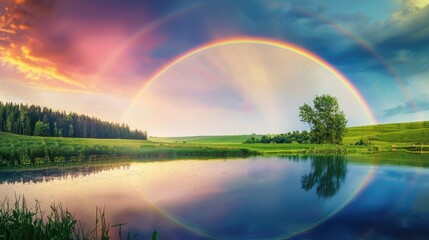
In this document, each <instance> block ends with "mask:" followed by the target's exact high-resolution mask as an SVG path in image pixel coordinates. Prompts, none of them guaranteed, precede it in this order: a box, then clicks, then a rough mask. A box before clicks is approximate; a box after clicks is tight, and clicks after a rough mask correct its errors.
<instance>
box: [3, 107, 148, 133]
mask: <svg viewBox="0 0 429 240" xmlns="http://www.w3.org/2000/svg"><path fill="white" fill-rule="evenodd" d="M0 132H9V133H15V134H20V135H29V136H50V137H76V138H121V139H143V140H146V139H147V132H146V131H142V130H137V129H135V130H131V129H130V127H129V126H128V125H126V124H124V123H122V124H119V123H113V122H108V121H102V120H100V119H98V118H96V117H90V116H87V115H83V114H77V113H74V112H70V113H66V112H65V111H59V110H56V111H54V110H52V109H50V108H47V107H40V106H36V105H28V104H25V105H24V104H16V103H12V102H8V103H3V102H0Z"/></svg>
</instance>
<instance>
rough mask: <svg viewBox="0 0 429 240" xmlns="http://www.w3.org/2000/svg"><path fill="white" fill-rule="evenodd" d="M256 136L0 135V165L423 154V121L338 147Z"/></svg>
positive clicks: (352, 138)
mask: <svg viewBox="0 0 429 240" xmlns="http://www.w3.org/2000/svg"><path fill="white" fill-rule="evenodd" d="M260 136H261V135H255V134H252V135H236V136H190V137H172V138H160V137H152V138H149V140H128V139H93V138H63V137H36V136H23V135H16V134H10V133H2V132H0V167H3V168H5V167H16V166H46V165H61V164H68V163H72V164H77V163H86V162H93V161H115V160H124V159H125V160H126V159H168V158H181V157H244V156H249V155H283V154H285V155H286V154H351V153H374V152H395V151H400V152H412V153H427V152H429V145H428V144H429V121H425V122H411V123H394V124H380V125H371V126H361V127H350V128H348V131H347V134H346V136H345V137H344V140H343V143H342V144H339V145H331V144H298V143H291V144H266V143H254V144H244V143H243V142H244V141H246V140H247V139H249V138H250V137H260Z"/></svg>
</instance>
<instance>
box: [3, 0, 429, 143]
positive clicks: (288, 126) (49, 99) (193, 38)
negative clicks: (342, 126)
mask: <svg viewBox="0 0 429 240" xmlns="http://www.w3.org/2000/svg"><path fill="white" fill-rule="evenodd" d="M428 3H429V1H428V0H379V1H359V3H356V1H340V2H338V1H331V0H326V1H317V0H291V1H280V0H264V1H260V0H248V1H240V0H225V1H220V0H207V1H199V0H174V1H166V0H159V1H142V0H135V1H134V0H133V1H125V0H124V1H113V0H92V1H76V0H0V101H3V102H5V101H7V102H9V101H12V102H16V103H28V104H38V105H42V106H47V107H50V108H54V109H60V110H66V111H73V112H78V113H83V114H88V115H92V116H96V117H99V118H102V119H105V120H108V121H115V122H122V121H124V122H126V123H128V124H129V125H130V126H131V127H133V128H140V129H145V130H147V131H148V133H149V135H152V136H179V135H180V136H182V135H207V134H210V135H213V134H214V135H217V134H249V133H279V132H287V131H292V130H303V129H306V128H308V126H306V125H305V124H303V123H301V122H300V121H299V118H298V116H297V114H298V107H299V106H300V105H302V104H303V103H304V102H306V103H311V101H312V99H313V98H314V97H315V95H320V94H331V95H334V96H335V97H337V98H338V100H339V103H340V107H341V108H342V109H344V112H345V113H346V117H347V118H348V120H349V126H356V125H366V124H374V123H389V122H409V121H420V120H428V119H429V93H427V89H429V81H428V78H429V25H428V24H427V23H428V22H429V6H428ZM233 40H235V41H233ZM219 43H224V44H219ZM207 46H210V47H207ZM297 49H298V50H297ZM315 59H316V60H315ZM336 71H338V73H339V74H336ZM343 77H344V79H345V80H344V79H343ZM355 90H356V91H355ZM360 97H361V98H362V99H363V100H362V99H361V98H360Z"/></svg>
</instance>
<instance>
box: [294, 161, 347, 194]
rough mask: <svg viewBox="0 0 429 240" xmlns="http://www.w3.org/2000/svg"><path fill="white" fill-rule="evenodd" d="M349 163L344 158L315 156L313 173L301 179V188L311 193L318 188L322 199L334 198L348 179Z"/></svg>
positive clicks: (312, 164) (317, 191) (317, 190)
mask: <svg viewBox="0 0 429 240" xmlns="http://www.w3.org/2000/svg"><path fill="white" fill-rule="evenodd" d="M346 175H347V161H346V159H345V157H344V156H341V155H337V156H313V157H312V158H311V172H310V173H308V174H305V175H303V176H302V177H301V188H302V189H304V190H305V191H309V190H311V189H313V188H316V193H317V195H318V196H319V197H321V198H330V197H332V196H334V195H335V194H336V193H337V192H338V190H339V189H340V187H341V184H342V183H343V182H344V180H345V179H346Z"/></svg>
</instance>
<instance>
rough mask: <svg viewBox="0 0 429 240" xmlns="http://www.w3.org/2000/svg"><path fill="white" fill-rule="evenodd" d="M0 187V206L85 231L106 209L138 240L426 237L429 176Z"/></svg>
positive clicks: (159, 169) (140, 165) (246, 168)
mask: <svg viewBox="0 0 429 240" xmlns="http://www.w3.org/2000/svg"><path fill="white" fill-rule="evenodd" d="M354 157H356V158H357V157H359V156H354ZM382 160H383V161H387V160H388V159H382ZM374 169H376V170H374ZM0 182H1V183H0V199H3V198H4V197H6V196H9V197H10V196H14V194H17V195H21V194H25V196H26V198H27V199H37V200H39V201H40V203H41V205H42V208H43V209H48V208H49V205H50V204H51V203H52V202H61V203H62V204H63V205H64V206H67V207H68V208H69V210H70V211H71V212H73V213H76V216H77V218H78V219H80V220H83V221H84V222H86V223H87V224H91V223H93V222H94V210H95V207H96V206H98V207H103V206H105V207H106V209H107V213H108V218H109V219H108V222H110V223H112V224H117V223H127V225H126V226H125V227H124V228H125V229H131V230H132V231H133V232H138V233H139V237H138V238H137V239H149V238H150V234H151V233H152V231H153V230H157V231H159V232H161V236H162V238H163V239H190V240H196V239H286V238H289V237H291V238H292V239H293V238H295V239H359V238H363V237H362V236H370V237H369V238H371V239H395V238H399V239H416V238H417V237H421V236H429V232H428V230H427V229H429V210H428V209H429V207H428V205H429V204H427V199H428V198H429V184H428V183H429V169H424V168H410V167H397V166H381V167H376V168H375V167H374V166H373V165H367V164H363V163H359V164H356V163H355V161H354V160H353V159H352V156H345V157H344V156H319V157H314V156H311V157H310V156H308V157H302V156H301V157H285V158H277V157H270V158H268V157H255V158H250V159H241V160H240V159H235V160H186V161H185V160H180V161H169V162H134V163H131V164H117V165H104V166H91V167H76V168H70V169H61V170H58V169H51V170H38V171H25V172H14V173H12V172H9V173H7V175H6V174H5V172H0ZM11 182H12V183H15V184H8V183H11ZM27 182H29V183H27ZM6 183H7V184H6ZM24 183H27V184H24ZM88 226H89V225H88ZM125 229H123V230H124V231H125ZM369 231H370V232H369ZM368 234H369V235H368ZM395 234H396V235H395ZM117 236H118V234H115V236H114V237H113V238H112V240H115V239H118V237H117ZM398 236H399V237H398ZM407 236H409V237H407ZM123 239H124V236H123ZM423 239H424V238H423Z"/></svg>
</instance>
